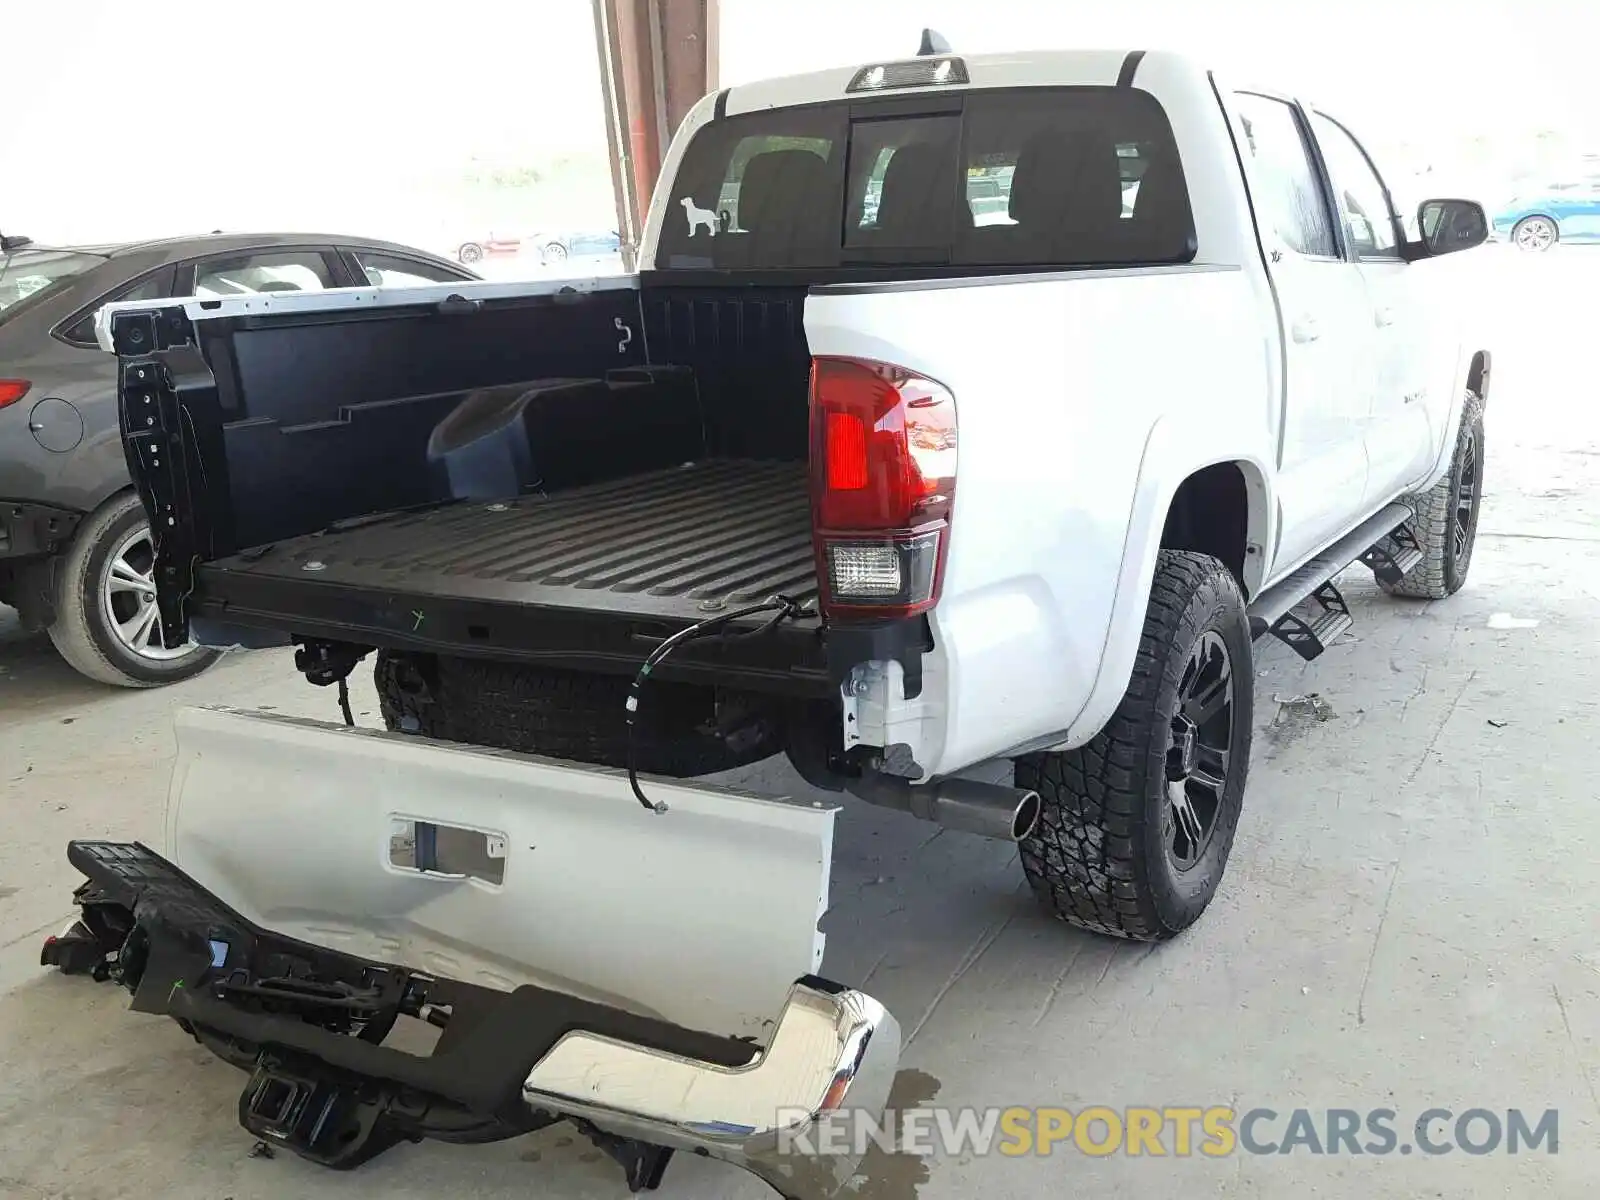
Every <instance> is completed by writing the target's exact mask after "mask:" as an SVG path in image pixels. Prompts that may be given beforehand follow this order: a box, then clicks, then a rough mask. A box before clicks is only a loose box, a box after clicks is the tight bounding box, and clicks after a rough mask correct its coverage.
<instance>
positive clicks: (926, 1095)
mask: <svg viewBox="0 0 1600 1200" xmlns="http://www.w3.org/2000/svg"><path fill="white" fill-rule="evenodd" d="M942 1086H943V1084H941V1083H940V1082H939V1080H937V1079H935V1078H934V1077H933V1076H932V1075H929V1074H928V1073H927V1072H926V1071H916V1070H911V1069H909V1068H908V1069H906V1070H903V1071H901V1072H899V1074H897V1075H896V1076H895V1077H894V1083H892V1084H891V1085H890V1087H889V1102H888V1104H887V1106H886V1108H887V1112H888V1115H889V1120H888V1121H886V1122H885V1132H886V1133H887V1134H889V1135H891V1137H892V1140H893V1144H894V1145H895V1146H897V1147H898V1146H899V1143H900V1130H899V1127H898V1123H897V1122H896V1121H895V1120H894V1114H897V1113H901V1112H905V1111H907V1110H909V1109H914V1108H926V1107H927V1106H928V1105H929V1104H931V1103H932V1102H933V1099H934V1097H935V1096H937V1095H938V1094H939V1089H940V1088H941V1087H942ZM884 1141H885V1143H886V1144H888V1143H889V1142H890V1138H889V1137H886V1138H885V1139H884ZM928 1178H929V1176H928V1164H927V1162H926V1160H924V1159H923V1158H921V1157H919V1156H918V1155H916V1154H912V1153H910V1152H908V1151H904V1150H900V1149H895V1150H883V1149H880V1148H879V1147H878V1146H873V1147H871V1148H870V1149H869V1150H868V1151H867V1153H866V1156H865V1157H864V1158H863V1159H862V1160H861V1163H860V1165H859V1166H858V1167H857V1168H856V1173H855V1175H853V1176H852V1177H851V1178H850V1180H849V1181H848V1182H847V1183H846V1184H845V1185H844V1186H843V1187H842V1188H838V1189H837V1190H835V1188H836V1183H835V1179H834V1176H833V1173H832V1172H831V1171H829V1170H828V1169H827V1168H826V1167H825V1166H824V1165H823V1164H821V1163H817V1162H813V1161H810V1160H807V1159H796V1160H795V1162H794V1166H793V1169H792V1171H791V1172H790V1173H789V1175H788V1177H787V1178H786V1179H784V1180H783V1181H782V1183H781V1184H780V1183H777V1182H776V1181H769V1182H773V1183H774V1186H775V1187H776V1188H777V1190H778V1191H779V1192H780V1194H782V1195H783V1197H784V1200H821V1198H822V1197H826V1196H838V1197H840V1198H841V1200H844V1198H846V1197H849V1198H851V1200H917V1196H918V1194H919V1193H920V1192H921V1190H922V1185H923V1184H925V1183H927V1182H928Z"/></svg>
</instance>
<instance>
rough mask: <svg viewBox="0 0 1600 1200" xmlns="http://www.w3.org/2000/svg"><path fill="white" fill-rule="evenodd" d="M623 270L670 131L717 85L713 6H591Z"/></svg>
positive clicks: (622, 2)
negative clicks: (598, 54) (620, 239)
mask: <svg viewBox="0 0 1600 1200" xmlns="http://www.w3.org/2000/svg"><path fill="white" fill-rule="evenodd" d="M593 3H594V22H595V41H596V45H597V46H598V47H599V50H600V81H601V86H602V87H603V88H604V89H605V112H606V138H607V141H608V143H609V146H610V152H611V183H612V187H613V189H614V191H615V193H616V198H617V221H618V225H617V232H618V233H619V234H620V235H621V238H622V254H623V265H624V266H625V267H626V268H627V269H628V270H632V269H633V268H634V266H635V263H636V255H637V249H638V246H639V241H640V236H641V233H642V231H643V228H644V219H645V214H646V212H647V211H648V210H649V207H650V194H651V192H652V190H653V189H654V188H655V183H656V177H657V176H658V175H659V174H660V173H661V160H662V157H663V156H664V155H665V154H666V151H667V145H668V143H669V142H670V141H671V140H672V134H673V132H674V131H675V130H676V129H677V128H678V126H679V125H680V124H681V123H682V122H683V118H684V117H685V116H686V115H687V114H688V112H689V109H690V108H692V107H693V106H694V104H695V102H696V101H698V100H699V99H700V98H701V97H702V96H704V95H705V94H706V93H707V92H711V91H715V90H716V87H717V52H718V47H717V27H718V0H593Z"/></svg>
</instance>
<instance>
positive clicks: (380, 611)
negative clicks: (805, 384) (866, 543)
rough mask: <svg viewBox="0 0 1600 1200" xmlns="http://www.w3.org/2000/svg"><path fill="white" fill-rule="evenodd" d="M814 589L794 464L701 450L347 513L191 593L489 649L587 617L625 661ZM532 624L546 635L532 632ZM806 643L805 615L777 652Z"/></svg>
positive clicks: (203, 576) (221, 610)
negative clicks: (707, 456)
mask: <svg viewBox="0 0 1600 1200" xmlns="http://www.w3.org/2000/svg"><path fill="white" fill-rule="evenodd" d="M816 590H817V589H816V574H815V566H814V561H813V555H812V545H811V518H810V510H809V502H808V499H807V493H806V482H805V467H804V465H803V464H799V463H771V462H765V463H763V462H743V461H709V462H698V463H685V464H683V465H681V466H678V467H672V468H667V469H665V470H661V471H654V472H650V473H647V474H644V475H639V476H631V477H629V478H626V479H621V480H616V481H613V482H608V483H599V484H591V485H588V486H585V487H578V488H574V489H572V490H569V491H564V492H560V493H557V494H555V495H545V494H535V495H528V496H520V497H514V498H510V499H507V500H504V501H493V502H481V501H476V502H475V501H459V502H456V503H452V504H447V505H444V506H441V507H435V508H429V509H426V510H423V511H415V512H396V513H388V514H380V515H375V516H370V517H359V518H353V519H351V520H348V521H344V522H339V523H336V524H335V525H333V526H331V527H330V528H328V529H326V530H323V531H319V532H317V533H313V534H307V535H302V536H300V537H294V538H288V539H285V540H283V541H281V542H276V543H271V544H268V545H265V546H261V547H257V548H254V549H251V550H248V551H245V552H242V553H238V554H233V555H229V556H227V557H225V558H221V559H218V560H216V561H214V562H211V563H207V564H204V565H202V566H201V567H200V568H199V570H198V573H197V580H196V589H195V604H196V611H197V612H199V613H203V614H210V615H213V616H216V617H219V618H226V619H230V620H241V621H244V622H246V623H248V624H252V625H262V624H271V623H273V622H275V621H276V622H281V623H283V624H284V625H285V626H286V627H292V629H293V630H294V632H297V633H303V634H311V635H318V636H333V635H335V634H342V635H349V634H351V633H353V632H359V633H362V634H364V635H366V636H368V637H372V638H374V639H381V640H382V641H384V642H385V643H386V644H422V645H428V646H444V647H449V648H460V647H463V646H470V647H473V648H476V649H492V650H493V651H494V653H495V655H496V656H497V657H508V656H509V657H521V656H527V655H528V654H530V653H532V652H537V651H538V650H539V647H540V646H541V645H548V644H549V642H550V641H551V640H552V639H551V638H550V633H551V631H552V630H553V629H554V628H555V626H557V625H562V626H571V625H574V624H578V623H585V622H587V623H588V624H590V625H591V626H599V625H609V626H611V627H612V628H613V629H615V630H617V631H618V632H619V633H622V634H623V635H624V637H623V639H619V646H621V648H622V653H623V656H624V658H625V659H626V660H627V661H629V662H632V663H634V664H637V662H638V661H639V658H640V657H641V655H642V654H643V653H644V652H647V650H648V645H647V644H646V643H648V642H649V641H651V640H655V639H656V638H658V637H659V636H660V632H659V631H661V630H666V629H669V628H675V627H679V626H685V625H689V624H692V623H693V622H695V621H699V620H703V619H704V618H706V617H708V616H714V615H716V614H718V613H722V612H725V611H728V610H732V609H736V608H739V607H741V606H745V605H750V604H755V603H759V602H761V601H763V600H765V599H767V598H769V597H771V596H773V595H774V594H780V593H781V594H783V595H786V596H788V597H790V598H792V599H795V600H797V601H801V602H803V603H804V602H809V601H811V600H814V598H815V595H816ZM608 618H609V619H610V620H608ZM618 619H621V622H622V623H621V624H620V625H619V624H618ZM534 625H538V626H540V627H542V629H543V630H544V636H543V637H540V638H537V639H533V640H530V639H529V638H528V637H527V636H526V635H527V634H528V633H529V632H530V630H531V628H532V627H533V626H534ZM623 640H627V641H632V642H633V645H632V646H622V641H623ZM815 640H816V624H815V620H814V619H809V620H804V621H802V622H800V623H799V624H797V625H795V626H794V627H792V629H791V630H790V639H789V642H788V645H789V646H790V647H791V649H790V651H789V655H788V656H789V658H790V660H791V661H793V660H794V656H795V654H796V653H799V652H798V651H797V650H796V649H795V647H803V646H804V644H805V643H806V642H814V641H815ZM590 645H591V648H592V643H590ZM542 657H548V655H544V656H542ZM805 657H806V656H805V655H804V654H803V653H801V654H800V660H801V661H804V659H805ZM819 667H820V664H819Z"/></svg>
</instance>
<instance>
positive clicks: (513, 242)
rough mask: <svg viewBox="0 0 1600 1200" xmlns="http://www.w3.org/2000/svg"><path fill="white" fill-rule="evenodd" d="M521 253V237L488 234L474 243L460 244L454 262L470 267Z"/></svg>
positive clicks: (507, 234)
mask: <svg viewBox="0 0 1600 1200" xmlns="http://www.w3.org/2000/svg"><path fill="white" fill-rule="evenodd" d="M521 253H522V237H521V235H520V234H515V233H490V234H487V235H485V236H484V237H481V238H478V239H477V240H476V241H471V242H462V243H461V244H460V245H459V246H457V247H456V260H457V261H458V262H461V263H464V264H466V265H468V266H471V265H472V264H473V263H481V262H482V261H483V260H484V259H486V258H500V257H502V256H505V255H510V254H521Z"/></svg>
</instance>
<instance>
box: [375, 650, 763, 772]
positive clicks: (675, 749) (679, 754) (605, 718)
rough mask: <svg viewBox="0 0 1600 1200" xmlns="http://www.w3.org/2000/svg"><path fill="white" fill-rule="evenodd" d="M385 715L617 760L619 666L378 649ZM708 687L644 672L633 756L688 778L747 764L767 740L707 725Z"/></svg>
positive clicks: (554, 754) (643, 765)
mask: <svg viewBox="0 0 1600 1200" xmlns="http://www.w3.org/2000/svg"><path fill="white" fill-rule="evenodd" d="M373 682H374V684H375V685H376V686H377V690H378V705H379V708H380V711H381V712H382V714H383V723H384V725H385V726H386V727H388V728H389V729H392V730H400V731H402V732H405V733H415V734H420V735H422V736H423V737H430V738H438V739H440V740H442V741H447V742H463V743H466V744H468V745H472V746H485V747H489V748H491V749H496V750H515V751H519V752H521V753H524V754H540V755H544V756H546V757H549V758H558V759H563V760H566V761H568V762H580V763H589V764H592V765H595V766H603V767H625V766H627V762H628V739H627V725H626V721H625V710H624V708H623V705H624V704H625V703H626V701H627V698H628V685H629V683H630V682H631V681H630V680H629V679H627V678H626V677H623V676H612V675H592V674H587V673H581V672H575V671H559V670H553V669H549V668H544V667H534V666H527V665H523V664H518V663H497V662H488V661H482V660H478V659H469V658H446V657H434V656H431V655H412V654H397V653H391V652H388V651H379V652H378V656H377V662H376V664H375V666H374V667H373ZM711 717H712V708H711V699H710V693H709V690H708V689H703V688H697V687H693V686H686V685H683V684H675V683H665V682H662V681H660V680H651V681H650V682H649V683H648V684H647V685H646V686H645V690H644V695H643V702H642V703H641V705H640V713H639V725H638V728H637V730H636V733H635V738H636V740H635V755H636V757H635V765H636V766H637V768H638V770H639V771H640V772H642V773H644V774H648V775H660V776H666V777H669V778H676V779H688V778H693V777H695V776H700V775H711V774H714V773H716V772H718V771H728V770H732V769H733V768H735V767H741V766H746V765H748V764H749V763H751V762H756V761H759V760H760V759H762V758H766V757H768V756H769V755H771V754H773V753H775V752H776V750H777V747H776V746H775V745H773V744H770V743H760V744H756V745H753V746H752V745H744V746H740V747H731V746H729V744H728V743H727V741H725V740H724V739H723V738H722V737H720V736H718V735H717V734H716V733H715V732H714V731H713V730H711V729H709V728H708V726H709V724H710V721H711Z"/></svg>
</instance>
